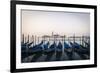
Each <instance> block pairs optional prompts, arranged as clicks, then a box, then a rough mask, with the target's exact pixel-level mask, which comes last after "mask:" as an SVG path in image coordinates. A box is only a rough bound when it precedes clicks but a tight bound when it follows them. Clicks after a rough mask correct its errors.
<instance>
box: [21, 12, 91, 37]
mask: <svg viewBox="0 0 100 73" xmlns="http://www.w3.org/2000/svg"><path fill="white" fill-rule="evenodd" d="M21 18H22V19H21V20H22V22H21V23H22V28H21V29H22V34H25V35H28V34H29V35H37V36H42V35H51V33H52V32H53V33H55V34H59V35H73V34H75V35H89V34H90V14H89V13H82V12H81V13H78V12H59V11H58V12H54V11H35V10H22V17H21Z"/></svg>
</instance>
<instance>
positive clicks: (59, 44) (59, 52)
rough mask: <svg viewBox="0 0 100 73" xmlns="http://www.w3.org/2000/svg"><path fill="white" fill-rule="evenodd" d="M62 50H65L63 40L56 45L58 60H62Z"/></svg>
mask: <svg viewBox="0 0 100 73" xmlns="http://www.w3.org/2000/svg"><path fill="white" fill-rule="evenodd" d="M62 50H63V45H62V43H61V42H59V43H58V45H57V47H56V61H59V60H61V59H60V58H61V56H62Z"/></svg>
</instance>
